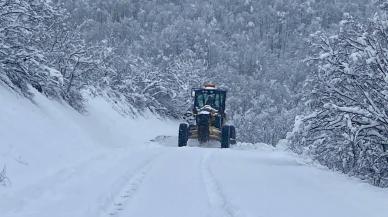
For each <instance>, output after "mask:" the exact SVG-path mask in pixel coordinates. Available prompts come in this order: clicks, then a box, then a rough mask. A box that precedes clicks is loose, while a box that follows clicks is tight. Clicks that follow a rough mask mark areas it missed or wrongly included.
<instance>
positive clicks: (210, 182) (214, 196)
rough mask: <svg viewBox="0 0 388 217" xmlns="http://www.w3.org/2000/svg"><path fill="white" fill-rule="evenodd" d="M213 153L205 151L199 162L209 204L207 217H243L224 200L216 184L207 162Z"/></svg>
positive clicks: (220, 189) (243, 216) (219, 187)
mask: <svg viewBox="0 0 388 217" xmlns="http://www.w3.org/2000/svg"><path fill="white" fill-rule="evenodd" d="M212 154H213V151H207V152H206V153H205V154H204V156H203V157H202V161H201V173H202V174H201V175H202V179H203V181H204V183H205V187H206V192H207V195H208V200H209V204H210V209H209V210H210V213H209V214H208V216H209V217H245V215H243V214H242V213H241V211H240V210H239V209H238V208H236V207H234V206H233V205H232V204H231V203H230V201H228V199H227V198H226V196H225V194H224V193H223V191H222V188H221V186H220V185H219V184H218V182H217V180H216V179H215V177H214V174H213V172H212V171H211V169H210V165H209V160H210V158H211V156H212Z"/></svg>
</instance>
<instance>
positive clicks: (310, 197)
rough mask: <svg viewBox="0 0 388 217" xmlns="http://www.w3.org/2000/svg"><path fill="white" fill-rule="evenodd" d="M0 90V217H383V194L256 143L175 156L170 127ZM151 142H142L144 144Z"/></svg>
mask: <svg viewBox="0 0 388 217" xmlns="http://www.w3.org/2000/svg"><path fill="white" fill-rule="evenodd" d="M36 95H37V96H36V97H35V99H34V101H35V103H34V104H33V103H31V102H30V101H28V100H26V99H24V98H22V97H20V96H18V95H16V94H13V93H11V92H10V91H8V90H6V89H5V88H3V87H0V100H1V102H2V106H1V107H0V166H3V165H6V166H7V176H8V177H9V179H10V181H11V183H10V185H8V186H0V216H1V217H11V216H12V217H62V216H63V217H103V216H120V217H124V216H137V217H175V216H176V217H181V216H185V217H189V216H193V217H200V216H207V217H221V216H222V217H224V216H236V217H244V216H246V217H254V216H255V217H256V216H262V217H304V216H306V217H311V216H314V217H319V216H322V217H327V216H330V217H347V216H349V217H358V216H359V217H365V216H368V217H386V216H387V213H388V205H387V204H388V191H387V190H386V189H379V188H376V187H373V186H370V185H368V184H366V183H362V182H361V181H359V180H357V179H353V178H349V177H346V176H345V175H341V174H337V173H334V172H331V171H328V170H327V169H324V168H321V167H317V166H314V165H312V164H310V163H307V162H306V161H305V160H303V159H301V158H299V157H297V156H295V155H293V154H291V153H288V152H286V151H282V150H278V149H275V148H272V147H270V146H267V145H265V144H241V143H240V144H238V145H237V146H235V147H234V148H232V149H230V150H221V149H219V148H217V143H215V144H211V145H210V148H209V147H206V146H204V147H196V146H198V144H196V143H195V142H194V143H193V142H192V143H190V145H191V147H185V148H177V147H176V143H177V141H176V140H177V138H176V136H175V134H176V130H177V126H178V125H177V123H175V122H171V121H166V120H160V119H158V118H155V117H153V116H152V115H148V117H143V118H137V119H131V118H127V117H125V116H122V115H121V114H120V113H119V112H117V111H116V110H114V109H112V107H111V105H110V103H109V102H108V101H106V100H104V99H103V98H101V97H99V98H90V100H89V103H88V105H87V107H88V111H89V112H88V114H87V115H80V114H79V113H77V112H75V111H74V110H72V109H71V108H69V107H68V106H66V105H63V104H61V103H59V102H55V101H51V100H48V99H46V98H45V97H43V96H41V95H39V94H38V93H36ZM150 140H152V141H150Z"/></svg>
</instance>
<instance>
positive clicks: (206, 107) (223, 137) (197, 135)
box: [178, 84, 236, 148]
mask: <svg viewBox="0 0 388 217" xmlns="http://www.w3.org/2000/svg"><path fill="white" fill-rule="evenodd" d="M226 92H227V91H226V90H223V89H218V88H216V86H215V85H214V84H205V85H204V86H203V87H202V88H194V89H192V98H193V106H192V111H188V112H187V113H186V114H185V119H186V123H181V124H180V125H179V135H178V146H179V147H183V146H187V142H188V140H189V139H196V140H198V141H199V143H201V144H203V143H206V142H208V141H214V140H216V141H219V142H220V143H221V148H229V147H230V145H231V144H235V143H236V129H235V127H234V126H232V125H227V124H226V120H227V117H226V114H225V100H226Z"/></svg>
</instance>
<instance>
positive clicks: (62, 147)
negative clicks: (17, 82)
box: [0, 86, 176, 192]
mask: <svg viewBox="0 0 388 217" xmlns="http://www.w3.org/2000/svg"><path fill="white" fill-rule="evenodd" d="M34 94H35V97H34V102H31V101H29V100H27V99H25V98H23V97H22V96H19V95H17V94H14V93H12V92H11V91H9V90H8V89H6V88H4V87H2V86H0V101H1V102H2V103H1V106H0V170H1V169H2V168H3V167H4V166H5V165H6V168H7V171H6V174H7V177H8V178H9V179H10V181H11V185H9V186H8V188H12V189H20V188H23V187H26V186H27V185H29V184H31V183H35V182H39V181H40V180H41V179H42V178H43V177H46V176H50V175H51V174H53V173H56V172H57V171H58V170H60V169H61V168H64V167H69V165H71V164H79V163H80V162H82V161H85V159H89V158H92V157H93V156H96V154H97V153H101V152H106V151H107V150H109V149H117V148H122V149H126V148H129V147H135V146H141V145H143V146H144V144H145V143H146V142H147V141H148V140H150V139H152V138H153V136H154V135H156V134H158V135H160V134H163V135H169V134H172V133H175V128H176V124H175V123H172V122H168V121H166V120H159V119H158V118H155V117H153V116H152V115H148V117H142V118H137V119H136V120H135V119H132V118H129V117H124V116H123V115H121V114H120V113H118V112H116V111H115V110H114V109H113V108H112V106H111V105H110V104H109V103H108V102H107V101H106V100H104V99H103V98H98V97H97V98H92V97H90V98H89V102H88V104H87V110H88V113H87V114H85V115H81V114H80V113H78V112H76V111H75V110H73V109H72V108H71V107H69V106H68V105H66V104H62V103H60V102H56V101H53V100H49V99H47V98H46V97H44V96H42V95H41V94H39V93H34ZM3 190H4V188H2V187H1V186H0V192H1V191H3Z"/></svg>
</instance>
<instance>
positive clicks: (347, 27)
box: [289, 15, 388, 186]
mask: <svg viewBox="0 0 388 217" xmlns="http://www.w3.org/2000/svg"><path fill="white" fill-rule="evenodd" d="M386 21H387V20H386V19H385V18H383V17H382V16H376V17H375V18H374V19H373V20H371V21H370V22H369V23H368V24H365V25H364V24H361V23H359V22H357V21H356V20H354V19H353V18H352V17H351V16H349V15H345V19H344V20H343V21H342V22H341V24H340V27H341V30H340V32H339V33H338V34H337V35H332V36H327V35H326V34H323V33H320V32H318V33H316V34H315V35H314V36H313V42H312V48H313V49H315V50H316V52H317V53H318V55H317V56H316V58H313V60H314V61H316V63H317V64H318V70H317V71H316V72H314V73H313V74H312V75H311V76H310V78H309V85H310V87H311V89H312V91H311V94H310V95H309V101H308V102H307V105H309V106H310V108H311V111H312V113H313V115H309V116H304V117H298V120H297V123H298V125H297V127H296V129H294V131H293V132H292V133H290V134H289V140H290V141H291V142H290V144H291V148H292V149H293V150H294V151H296V152H298V153H302V152H303V153H307V154H309V155H311V156H313V157H314V158H315V159H316V160H318V161H319V162H321V163H322V164H324V165H327V166H328V167H329V168H332V169H337V170H340V171H342V172H344V173H348V174H351V175H357V176H359V177H362V178H364V179H367V180H371V181H372V182H373V183H374V184H376V185H379V186H388V181H387V178H388V162H387V161H386V158H385V157H384V155H385V154H384V151H383V146H384V145H385V144H388V107H387V105H388V28H387V26H386V23H387V22H386Z"/></svg>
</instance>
